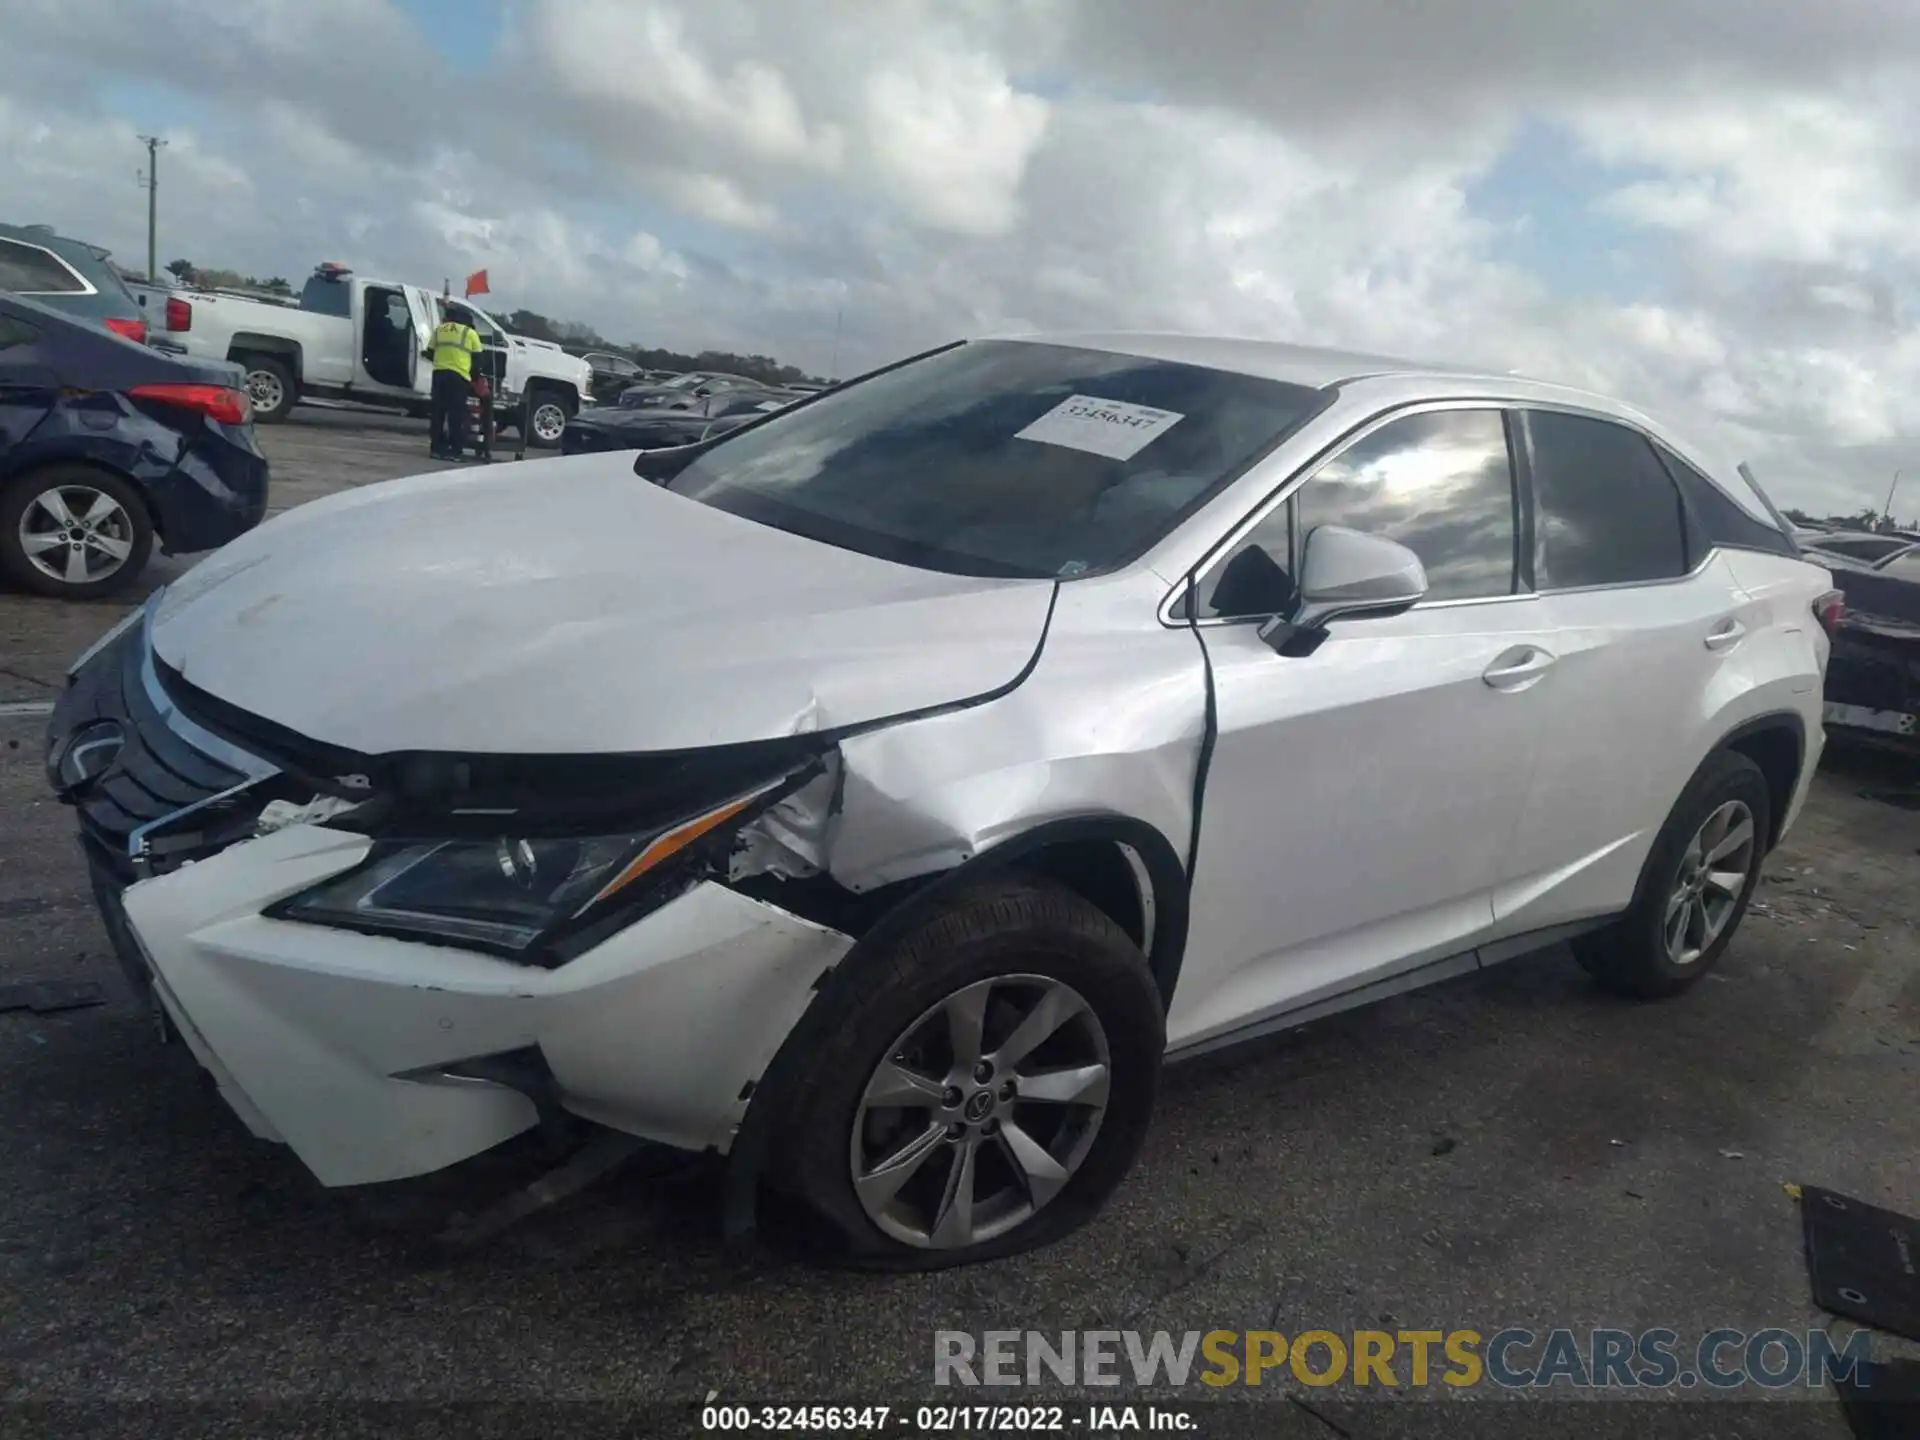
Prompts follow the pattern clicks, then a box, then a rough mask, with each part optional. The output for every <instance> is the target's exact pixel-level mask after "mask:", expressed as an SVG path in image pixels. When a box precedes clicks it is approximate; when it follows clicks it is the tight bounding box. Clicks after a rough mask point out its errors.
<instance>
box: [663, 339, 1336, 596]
mask: <svg viewBox="0 0 1920 1440" xmlns="http://www.w3.org/2000/svg"><path fill="white" fill-rule="evenodd" d="M1320 396H1321V392H1320V391H1318V390H1314V389H1310V388H1308V387H1305V386H1299V385H1287V384H1283V383H1281V382H1279V381H1274V380H1263V379H1259V378H1257V377H1254V376H1250V375H1239V374H1233V373H1229V372H1227V371H1222V370H1210V369H1205V368H1202V367H1200V366H1195V365H1179V364H1174V363H1171V362H1169V361H1165V360H1150V359H1144V358H1141V357H1139V356H1132V355H1116V354H1112V353H1110V352H1107V351H1099V350H1082V349H1077V348H1074V347H1070V346H1062V345H1042V344H1032V343H1027V342H1022V341H976V342H973V343H970V344H966V345H961V346H956V347H954V348H952V349H948V350H943V351H940V352H938V353H936V354H933V355H929V356H925V357H923V358H921V359H919V360H916V361H913V362H912V363H910V364H907V365H903V366H901V367H899V368H898V369H894V370H890V371H886V372H883V373H881V374H878V375H875V376H872V377H871V378H869V379H867V380H864V381H861V382H860V383H859V384H857V385H851V386H848V387H847V388H846V389H844V390H838V391H835V392H833V393H831V394H828V395H824V396H821V397H820V398H818V399H816V400H814V401H812V402H811V403H810V404H807V405H804V406H800V407H798V408H796V409H793V410H789V411H787V412H785V413H783V414H779V415H775V416H773V417H771V418H770V419H768V420H767V421H766V422H765V423H763V424H760V425H756V426H754V427H752V428H751V429H748V430H745V431H743V432H741V433H740V434H738V435H736V436H734V437H733V438H731V439H729V440H727V441H726V442H725V443H724V444H720V445H717V446H716V447H715V448H714V449H712V450H710V451H709V452H708V453H707V454H705V455H703V456H701V457H700V459H699V460H697V461H696V462H695V463H694V464H692V465H691V466H689V467H688V468H687V469H686V470H685V471H683V472H682V473H681V474H680V475H679V476H677V477H675V478H674V479H673V480H672V481H671V482H670V486H671V488H672V489H674V490H676V491H678V492H679V493H680V494H682V495H685V496H688V497H689V498H691V499H695V500H699V501H701V502H702V503H704V504H708V505H713V506H715V507H717V508H719V509H722V510H727V511H730V512H732V513H734V514H737V515H742V516H745V517H747V518H749V519H753V520H757V521H760V522H761V523H763V524H767V525H773V526H776V527H778V528H780V529H783V530H788V531H792V532H793V533H795V534H800V535H806V536H808V537H810V538H812V539H816V540H821V541H824V542H826V543H827V544H831V545H838V546H841V547H843V548H846V549H850V550H859V551H864V552H866V553H868V554H872V555H879V556H881V557H883V558H886V559H891V560H897V561H900V562H902V563H905V564H910V565H918V566H922V567H924V568H928V569H935V570H946V571H950V572H955V573H960V574H976V575H1013V576H1031V577H1040V576H1062V577H1069V576H1073V575H1078V574H1084V573H1087V572H1091V571H1098V570H1105V569H1110V568H1112V567H1114V566H1116V565H1120V564H1124V563H1126V562H1127V561H1129V560H1131V559H1132V558H1134V556H1136V555H1138V554H1139V553H1140V552H1141V551H1143V550H1144V549H1146V548H1147V547H1148V546H1149V545H1151V544H1153V543H1154V542H1155V541H1156V540H1158V539H1160V538H1161V537H1162V536H1163V535H1165V534H1166V533H1167V532H1168V531H1169V530H1170V529H1172V527H1173V526H1174V525H1176V524H1177V523H1178V522H1179V521H1180V520H1181V519H1182V518H1183V517H1184V516H1185V515H1187V514H1188V513H1190V512H1191V511H1192V510H1193V509H1194V508H1195V507H1196V506H1198V505H1199V504H1200V503H1202V502H1203V501H1204V500H1205V499H1206V498H1207V497H1208V496H1209V495H1211V494H1213V493H1214V492H1215V491H1216V490H1218V489H1219V488H1220V487H1221V486H1222V485H1223V484H1225V483H1226V482H1227V481H1229V480H1231V479H1232V478H1233V477H1234V476H1235V475H1237V474H1239V473H1240V471H1241V470H1242V469H1244V468H1245V467H1246V466H1247V465H1248V464H1249V463H1250V462H1251V461H1253V460H1254V459H1256V458H1257V457H1258V456H1259V455H1261V454H1262V453H1264V452H1265V451H1266V450H1267V449H1268V448H1269V447H1270V446H1272V445H1273V444H1274V443H1275V442H1276V441H1277V440H1279V439H1280V438H1281V437H1282V436H1283V435H1285V434H1286V433H1287V432H1288V431H1289V430H1291V429H1292V428H1293V427H1294V426H1295V425H1297V424H1298V423H1299V422H1300V420H1301V419H1302V418H1304V417H1305V416H1306V415H1308V414H1310V413H1311V412H1312V411H1313V410H1314V409H1315V408H1317V406H1318V404H1319V402H1320Z"/></svg>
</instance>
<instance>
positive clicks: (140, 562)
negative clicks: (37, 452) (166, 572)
mask: <svg viewBox="0 0 1920 1440" xmlns="http://www.w3.org/2000/svg"><path fill="white" fill-rule="evenodd" d="M152 553H153V519H152V517H151V516H150V515H148V513H147V501H146V497H145V496H144V495H143V494H141V493H140V490H139V488H138V487H137V486H135V485H134V484H132V483H131V482H130V481H128V480H125V479H123V478H122V477H121V476H119V475H115V474H113V473H112V472H111V471H108V470H96V469H94V468H93V467H92V466H91V465H49V466H47V467H46V468H44V469H41V470H35V471H32V472H30V473H29V474H26V475H22V476H20V477H19V478H18V479H16V480H14V481H13V483H12V484H10V485H8V486H7V488H6V489H5V490H4V491H0V574H4V575H5V576H6V577H7V579H9V580H11V581H12V582H13V583H14V584H16V585H18V586H20V587H21V588H22V589H24V590H29V591H31V592H33V593H34V594H36V595H50V596H52V597H54V598H55V599H59V600H92V599H96V598H98V597H100V596H103V595H111V594H113V593H115V592H116V591H119V590H122V589H125V588H126V587H127V586H128V585H131V584H132V583H133V582H134V581H135V580H137V579H138V578H139V576H140V572H141V571H142V570H144V569H146V566H147V557H148V556H149V555H151V554H152ZM76 556H77V557H78V558H77V560H76V558H75V557H76ZM76 570H77V571H78V572H79V573H81V574H82V575H83V576H84V578H80V579H72V578H68V577H69V576H70V575H71V574H73V573H75V572H76Z"/></svg>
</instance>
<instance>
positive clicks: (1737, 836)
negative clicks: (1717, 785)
mask: <svg viewBox="0 0 1920 1440" xmlns="http://www.w3.org/2000/svg"><path fill="white" fill-rule="evenodd" d="M1756 843H1757V837H1756V836H1755V834H1754V825H1753V811H1751V810H1749V809H1748V808H1747V806H1746V803H1745V802H1744V801H1740V800H1729V801H1727V802H1726V804H1724V805H1722V806H1720V807H1719V809H1717V810H1715V811H1714V812H1713V813H1712V814H1711V815H1709V816H1707V818H1706V822H1705V823H1704V824H1703V825H1701V827H1700V829H1699V830H1698V831H1697V832H1695V834H1694V837H1693V840H1692V841H1691V842H1690V843H1689V844H1688V846H1687V848H1686V851H1685V853H1683V854H1682V855H1681V857H1680V870H1679V873H1678V874H1677V875H1676V876H1675V877H1674V885H1673V891H1672V893H1671V894H1669V895H1668V896H1667V909H1666V914H1665V916H1664V918H1663V919H1662V921H1661V927H1660V929H1661V934H1662V936H1663V938H1664V939H1665V941H1666V946H1667V958H1668V959H1669V960H1671V961H1672V962H1673V963H1674V964H1675V965H1692V964H1694V963H1695V962H1696V961H1698V960H1699V959H1700V957H1701V956H1702V955H1703V954H1705V953H1706V952H1707V950H1708V949H1710V948H1711V947H1712V945H1713V942H1714V941H1716V940H1718V939H1719V938H1720V936H1721V934H1722V933H1723V932H1724V931H1725V930H1726V928H1727V922H1728V921H1730V920H1732V919H1733V912H1734V910H1735V909H1736V908H1738V906H1739V904H1740V894H1741V892H1742V891H1743V890H1745V889H1746V885H1747V876H1748V874H1749V873H1750V872H1751V871H1752V869H1753V856H1754V846H1755V844H1756Z"/></svg>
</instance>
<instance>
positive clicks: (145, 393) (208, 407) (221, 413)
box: [127, 385, 253, 425]
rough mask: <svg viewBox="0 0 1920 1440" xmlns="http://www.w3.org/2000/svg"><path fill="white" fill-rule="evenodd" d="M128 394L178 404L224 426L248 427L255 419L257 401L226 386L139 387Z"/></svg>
mask: <svg viewBox="0 0 1920 1440" xmlns="http://www.w3.org/2000/svg"><path fill="white" fill-rule="evenodd" d="M127 394H129V395H131V396H133V398H134V399H136V400H155V401H158V402H159V403H160V404H162V405H177V406H179V407H180V408H181V409H182V410H192V411H194V412H196V413H198V414H201V415H204V416H206V417H207V418H208V419H209V420H218V421H219V422H220V423H221V424H222V425H244V424H246V423H247V422H248V421H249V420H251V419H253V402H252V401H251V400H249V399H248V398H247V393H246V391H244V390H233V389H230V388H228V387H227V386H225V385H136V386H134V387H133V388H132V389H131V390H129V391H128V392H127Z"/></svg>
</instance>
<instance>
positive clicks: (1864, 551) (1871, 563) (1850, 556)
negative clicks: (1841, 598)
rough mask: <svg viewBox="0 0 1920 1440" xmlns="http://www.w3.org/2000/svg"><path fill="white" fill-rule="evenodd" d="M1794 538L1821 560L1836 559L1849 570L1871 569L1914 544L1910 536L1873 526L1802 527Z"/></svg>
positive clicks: (1824, 561)
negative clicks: (1880, 529) (1853, 528)
mask: <svg viewBox="0 0 1920 1440" xmlns="http://www.w3.org/2000/svg"><path fill="white" fill-rule="evenodd" d="M1795 538H1796V539H1797V540H1798V542H1799V544H1800V548H1801V549H1802V550H1805V551H1807V552H1808V554H1810V555H1811V556H1812V557H1813V558H1814V559H1816V560H1818V561H1820V562H1821V563H1822V564H1825V563H1826V562H1828V561H1834V562H1836V563H1837V564H1838V565H1839V566H1840V567H1841V568H1843V569H1848V570H1854V569H1860V570H1871V569H1873V568H1874V567H1875V566H1876V565H1879V564H1880V563H1882V562H1883V561H1887V560H1890V559H1892V558H1893V557H1894V556H1896V555H1899V554H1901V553H1902V552H1904V551H1907V550H1912V549H1914V548H1915V542H1914V540H1913V538H1912V537H1911V536H1907V535H1900V534H1880V533H1878V532H1876V531H1872V530H1802V531H1799V532H1796V535H1795Z"/></svg>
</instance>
